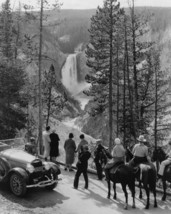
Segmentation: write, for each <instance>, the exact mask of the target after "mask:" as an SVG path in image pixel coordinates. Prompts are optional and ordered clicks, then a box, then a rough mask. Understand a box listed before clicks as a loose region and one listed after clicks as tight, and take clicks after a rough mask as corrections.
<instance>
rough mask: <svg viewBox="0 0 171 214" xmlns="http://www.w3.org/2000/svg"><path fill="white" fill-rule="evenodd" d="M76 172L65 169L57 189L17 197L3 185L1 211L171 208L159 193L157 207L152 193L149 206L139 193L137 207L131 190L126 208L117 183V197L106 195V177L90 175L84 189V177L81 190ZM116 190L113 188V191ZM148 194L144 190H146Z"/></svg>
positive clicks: (90, 212) (37, 213)
mask: <svg viewBox="0 0 171 214" xmlns="http://www.w3.org/2000/svg"><path fill="white" fill-rule="evenodd" d="M74 174H75V173H74V172H65V171H63V170H62V175H61V177H62V181H60V183H59V184H58V186H57V188H56V189H55V190H54V191H51V192H48V191H46V190H44V189H32V190H29V191H28V193H27V195H26V196H25V198H17V197H15V196H14V195H13V194H12V193H10V191H9V190H7V188H6V187H4V186H2V185H1V186H0V204H1V207H0V214H95V213H98V214H104V213H105V214H121V213H122V214H132V213H140V214H148V213H155V214H167V213H170V212H171V197H168V200H167V201H166V202H162V201H161V200H160V198H161V195H158V208H153V196H152V195H151V206H150V210H145V209H144V203H145V200H142V201H140V200H139V199H138V191H137V194H136V207H137V208H136V209H132V208H131V204H132V198H131V196H130V194H129V209H128V210H123V205H124V195H123V193H122V190H121V188H120V186H119V185H118V187H117V191H118V200H117V201H114V200H113V199H110V200H109V199H107V198H106V196H107V187H106V182H105V181H98V180H96V176H95V175H90V178H89V181H90V183H89V190H85V189H84V188H83V187H84V181H83V179H82V177H81V180H80V184H79V188H78V190H75V189H73V187H72V186H73V179H74ZM112 193H113V192H112ZM144 198H145V194H144Z"/></svg>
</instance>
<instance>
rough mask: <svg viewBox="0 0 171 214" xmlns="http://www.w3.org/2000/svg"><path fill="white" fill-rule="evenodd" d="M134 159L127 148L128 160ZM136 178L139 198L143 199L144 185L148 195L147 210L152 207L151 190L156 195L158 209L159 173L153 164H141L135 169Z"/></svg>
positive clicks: (155, 204)
mask: <svg viewBox="0 0 171 214" xmlns="http://www.w3.org/2000/svg"><path fill="white" fill-rule="evenodd" d="M132 158H133V154H132V152H131V151H130V150H129V149H128V148H127V149H126V159H127V161H128V165H129V166H130V164H129V161H130V160H131V159H132ZM134 171H135V173H134V176H135V178H136V179H137V180H138V181H139V188H140V194H139V198H140V199H142V184H143V187H144V189H145V192H146V195H147V201H146V206H145V209H149V206H150V190H151V191H152V192H153V195H154V207H157V200H156V178H157V172H156V169H155V166H154V164H153V163H143V164H140V165H139V166H138V167H136V168H134Z"/></svg>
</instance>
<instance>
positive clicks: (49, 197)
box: [0, 184, 69, 208]
mask: <svg viewBox="0 0 171 214" xmlns="http://www.w3.org/2000/svg"><path fill="white" fill-rule="evenodd" d="M0 194H1V195H2V196H3V197H4V198H6V199H7V200H9V201H11V202H13V203H17V204H20V205H21V206H23V207H26V208H37V207H39V208H46V207H53V206H55V205H56V204H62V203H63V201H64V200H68V199H69V197H66V196H64V195H62V194H61V193H59V192H58V186H57V188H56V189H55V190H52V191H48V190H46V189H44V188H43V189H41V188H33V189H29V190H28V192H27V193H26V195H25V196H24V197H22V198H21V197H17V196H15V195H13V194H12V193H11V192H10V190H9V188H8V187H7V186H4V185H2V184H1V185H0Z"/></svg>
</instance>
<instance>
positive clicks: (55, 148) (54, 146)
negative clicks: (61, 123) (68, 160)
mask: <svg viewBox="0 0 171 214" xmlns="http://www.w3.org/2000/svg"><path fill="white" fill-rule="evenodd" d="M50 140H51V142H50V157H57V156H59V141H60V139H59V136H58V135H57V134H56V133H52V134H50Z"/></svg>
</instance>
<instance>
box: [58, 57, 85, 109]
mask: <svg viewBox="0 0 171 214" xmlns="http://www.w3.org/2000/svg"><path fill="white" fill-rule="evenodd" d="M76 57H77V53H74V54H70V55H68V57H67V59H66V62H65V64H64V66H63V68H62V80H61V81H62V83H63V85H64V86H65V87H66V88H67V89H68V91H69V92H70V93H71V95H73V96H74V98H75V99H77V100H78V101H80V103H81V108H82V109H84V107H85V105H86V104H87V102H88V100H89V98H88V97H86V96H84V95H83V93H82V91H83V90H84V89H86V88H88V87H89V84H88V83H86V82H85V81H82V82H78V78H77V58H76Z"/></svg>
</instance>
